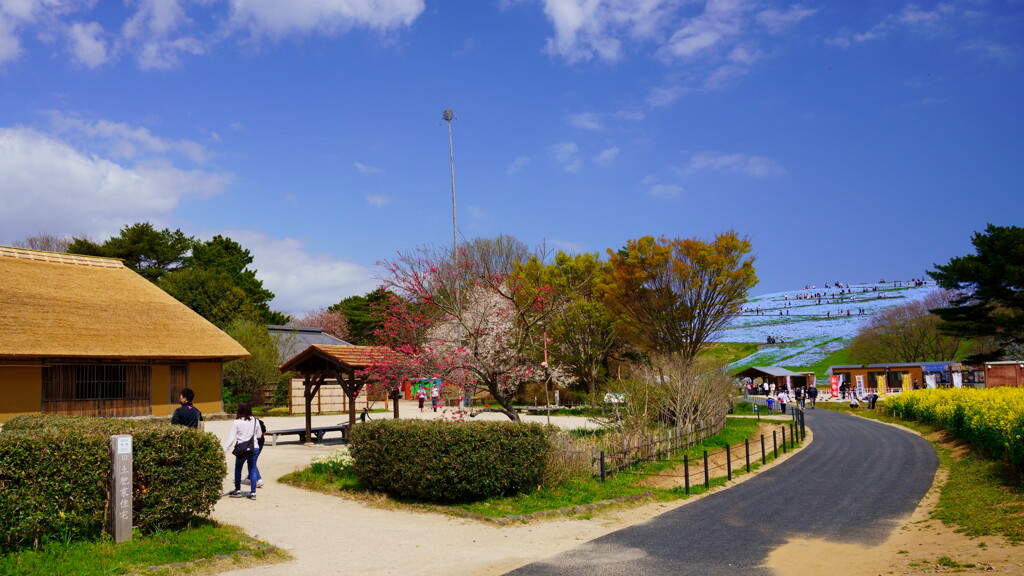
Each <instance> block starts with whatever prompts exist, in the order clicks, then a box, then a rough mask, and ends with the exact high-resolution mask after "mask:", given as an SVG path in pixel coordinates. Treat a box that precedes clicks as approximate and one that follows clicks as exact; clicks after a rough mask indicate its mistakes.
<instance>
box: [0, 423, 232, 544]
mask: <svg viewBox="0 0 1024 576" xmlns="http://www.w3.org/2000/svg"><path fill="white" fill-rule="evenodd" d="M115 434H131V435H132V452H133V455H132V472H133V478H132V493H133V496H132V511H133V525H134V527H136V528H138V529H140V530H143V531H145V532H152V531H155V530H161V529H173V528H179V527H182V526H185V525H187V524H188V523H189V522H190V521H191V520H192V519H193V517H195V516H208V515H209V514H210V512H212V511H213V506H214V505H215V504H216V503H217V500H218V499H219V498H220V493H221V482H222V479H223V478H224V475H225V474H226V473H227V467H226V465H225V463H224V453H223V451H222V449H221V446H220V442H219V440H218V439H217V438H216V437H214V436H213V435H212V434H206V433H203V432H200V431H198V430H194V429H191V428H184V427H181V426H171V425H170V424H166V423H158V422H145V421H135V420H131V421H130V420H115V419H108V418H89V417H78V416H43V415H29V416H17V417H15V418H11V419H10V420H8V421H7V422H6V423H5V424H4V427H3V429H2V430H0V518H4V519H5V521H3V522H0V548H3V549H13V548H18V547H23V546H27V545H32V546H38V545H39V544H40V543H41V542H42V541H46V540H53V539H61V540H79V539H90V538H95V537H97V536H99V535H100V533H102V531H103V530H104V528H105V525H106V521H107V506H108V502H109V498H110V480H109V471H110V440H109V438H110V436H112V435H115ZM7 519H10V521H8V520H7Z"/></svg>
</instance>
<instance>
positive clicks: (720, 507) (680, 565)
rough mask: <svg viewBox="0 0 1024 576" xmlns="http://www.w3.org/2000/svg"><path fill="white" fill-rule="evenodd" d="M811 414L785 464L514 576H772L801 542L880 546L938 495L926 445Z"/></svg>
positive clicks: (893, 431) (889, 430)
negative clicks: (777, 554)
mask: <svg viewBox="0 0 1024 576" xmlns="http://www.w3.org/2000/svg"><path fill="white" fill-rule="evenodd" d="M806 415H807V416H806V423H807V425H808V426H809V427H811V428H813V431H814V441H813V442H811V444H810V445H808V446H807V447H806V448H804V449H802V450H801V451H800V452H798V453H797V454H795V455H794V456H793V457H791V458H790V459H789V460H787V461H786V462H784V463H783V464H781V465H779V466H776V467H775V468H772V469H771V470H768V471H766V472H763V473H761V474H758V475H757V476H755V477H753V478H751V479H750V480H748V481H746V482H743V483H741V484H739V485H737V486H734V487H732V488H729V489H728V490H723V491H720V492H717V493H714V494H711V495H710V496H708V497H706V498H703V499H701V500H698V501H696V502H694V503H692V504H689V505H687V506H683V507H680V508H677V509H675V510H672V511H670V512H666V513H665V514H662V515H660V516H657V517H655V518H653V519H652V520H650V521H648V522H645V523H643V524H639V525H636V526H632V527H630V528H626V529H624V530H620V531H618V532H614V533H612V534H609V535H607V536H604V537H602V538H598V539H596V540H594V541H592V542H588V543H587V544H584V545H582V546H580V547H579V548H576V549H574V550H570V551H569V552H566V553H563V554H559V555H556V556H554V557H552V558H549V559H548V560H546V561H544V562H537V563H534V564H530V565H527V566H524V567H522V568H520V569H518V570H515V571H513V572H510V573H509V574H511V575H514V576H534V575H553V574H558V575H571V576H604V575H613V574H614V575H619V574H621V575H629V576H641V575H643V576H647V575H656V574H672V575H681V574H694V575H701V576H705V575H716V574H721V575H726V576H737V575H739V574H744V575H746V574H759V575H760V574H763V575H769V574H771V571H770V570H769V569H767V568H758V566H760V565H762V564H763V563H764V562H765V560H766V558H767V557H768V554H769V553H770V552H771V551H772V550H773V549H775V548H777V547H779V546H782V545H783V544H785V543H786V542H787V540H789V539H791V538H793V537H795V536H798V535H801V534H813V535H815V536H816V537H818V538H823V539H826V540H830V541H833V542H841V543H848V544H862V545H864V546H875V545H878V544H880V543H881V542H883V541H885V540H886V539H887V538H888V536H889V534H890V533H891V532H892V530H893V529H895V528H896V527H897V526H898V525H899V519H900V518H902V517H905V516H907V515H909V514H911V513H912V512H913V511H914V509H915V508H916V506H917V503H918V502H919V501H920V500H921V498H922V497H924V495H925V493H926V492H927V491H928V488H929V487H930V486H931V483H932V479H933V477H934V475H935V470H936V468H937V466H938V458H937V456H936V454H935V450H934V449H933V448H932V446H931V445H930V444H929V443H928V442H927V441H925V440H923V439H922V438H920V437H918V436H915V435H913V434H910V433H908V432H905V431H902V430H900V429H898V428H895V427H892V426H886V425H884V424H878V423H876V422H873V421H870V420H865V419H862V418H856V417H854V416H849V415H847V414H841V413H837V412H832V411H829V410H808V411H807V412H806Z"/></svg>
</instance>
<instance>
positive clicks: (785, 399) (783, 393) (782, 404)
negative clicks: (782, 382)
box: [779, 388, 789, 414]
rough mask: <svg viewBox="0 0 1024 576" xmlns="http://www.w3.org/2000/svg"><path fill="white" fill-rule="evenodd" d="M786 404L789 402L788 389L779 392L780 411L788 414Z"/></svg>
mask: <svg viewBox="0 0 1024 576" xmlns="http://www.w3.org/2000/svg"><path fill="white" fill-rule="evenodd" d="M786 402H789V394H786V389H785V388H783V389H781V390H779V410H780V411H781V412H782V413H783V414H785V413H786Z"/></svg>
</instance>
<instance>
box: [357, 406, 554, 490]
mask: <svg viewBox="0 0 1024 576" xmlns="http://www.w3.org/2000/svg"><path fill="white" fill-rule="evenodd" d="M550 451H551V443H550V442H549V441H548V438H547V435H546V432H545V430H544V428H543V427H542V426H540V425H539V424H524V423H516V422H448V421H438V420H377V421H373V422H368V423H366V424H360V425H359V426H356V427H355V428H354V429H353V430H352V444H351V452H352V456H354V457H355V459H356V461H355V472H356V475H357V476H358V477H359V481H360V482H361V483H362V484H363V485H364V486H366V487H368V488H370V489H373V490H378V491H381V492H386V493H387V494H390V495H392V496H395V497H398V498H403V499H408V500H414V501H419V502H444V503H453V502H471V501H475V500H482V499H484V498H490V497H493V496H509V495H512V494H519V493H524V492H529V491H530V490H534V489H536V487H537V486H538V485H540V484H541V482H542V480H543V477H544V470H545V466H546V464H547V460H548V454H549V453H550Z"/></svg>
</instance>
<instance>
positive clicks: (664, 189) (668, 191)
mask: <svg viewBox="0 0 1024 576" xmlns="http://www.w3.org/2000/svg"><path fill="white" fill-rule="evenodd" d="M682 191H683V187H682V186H677V185H675V184H654V185H652V186H651V187H650V188H648V189H647V193H648V194H650V195H651V196H654V197H655V198H675V197H676V196H679V194H680V193H681V192H682Z"/></svg>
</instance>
